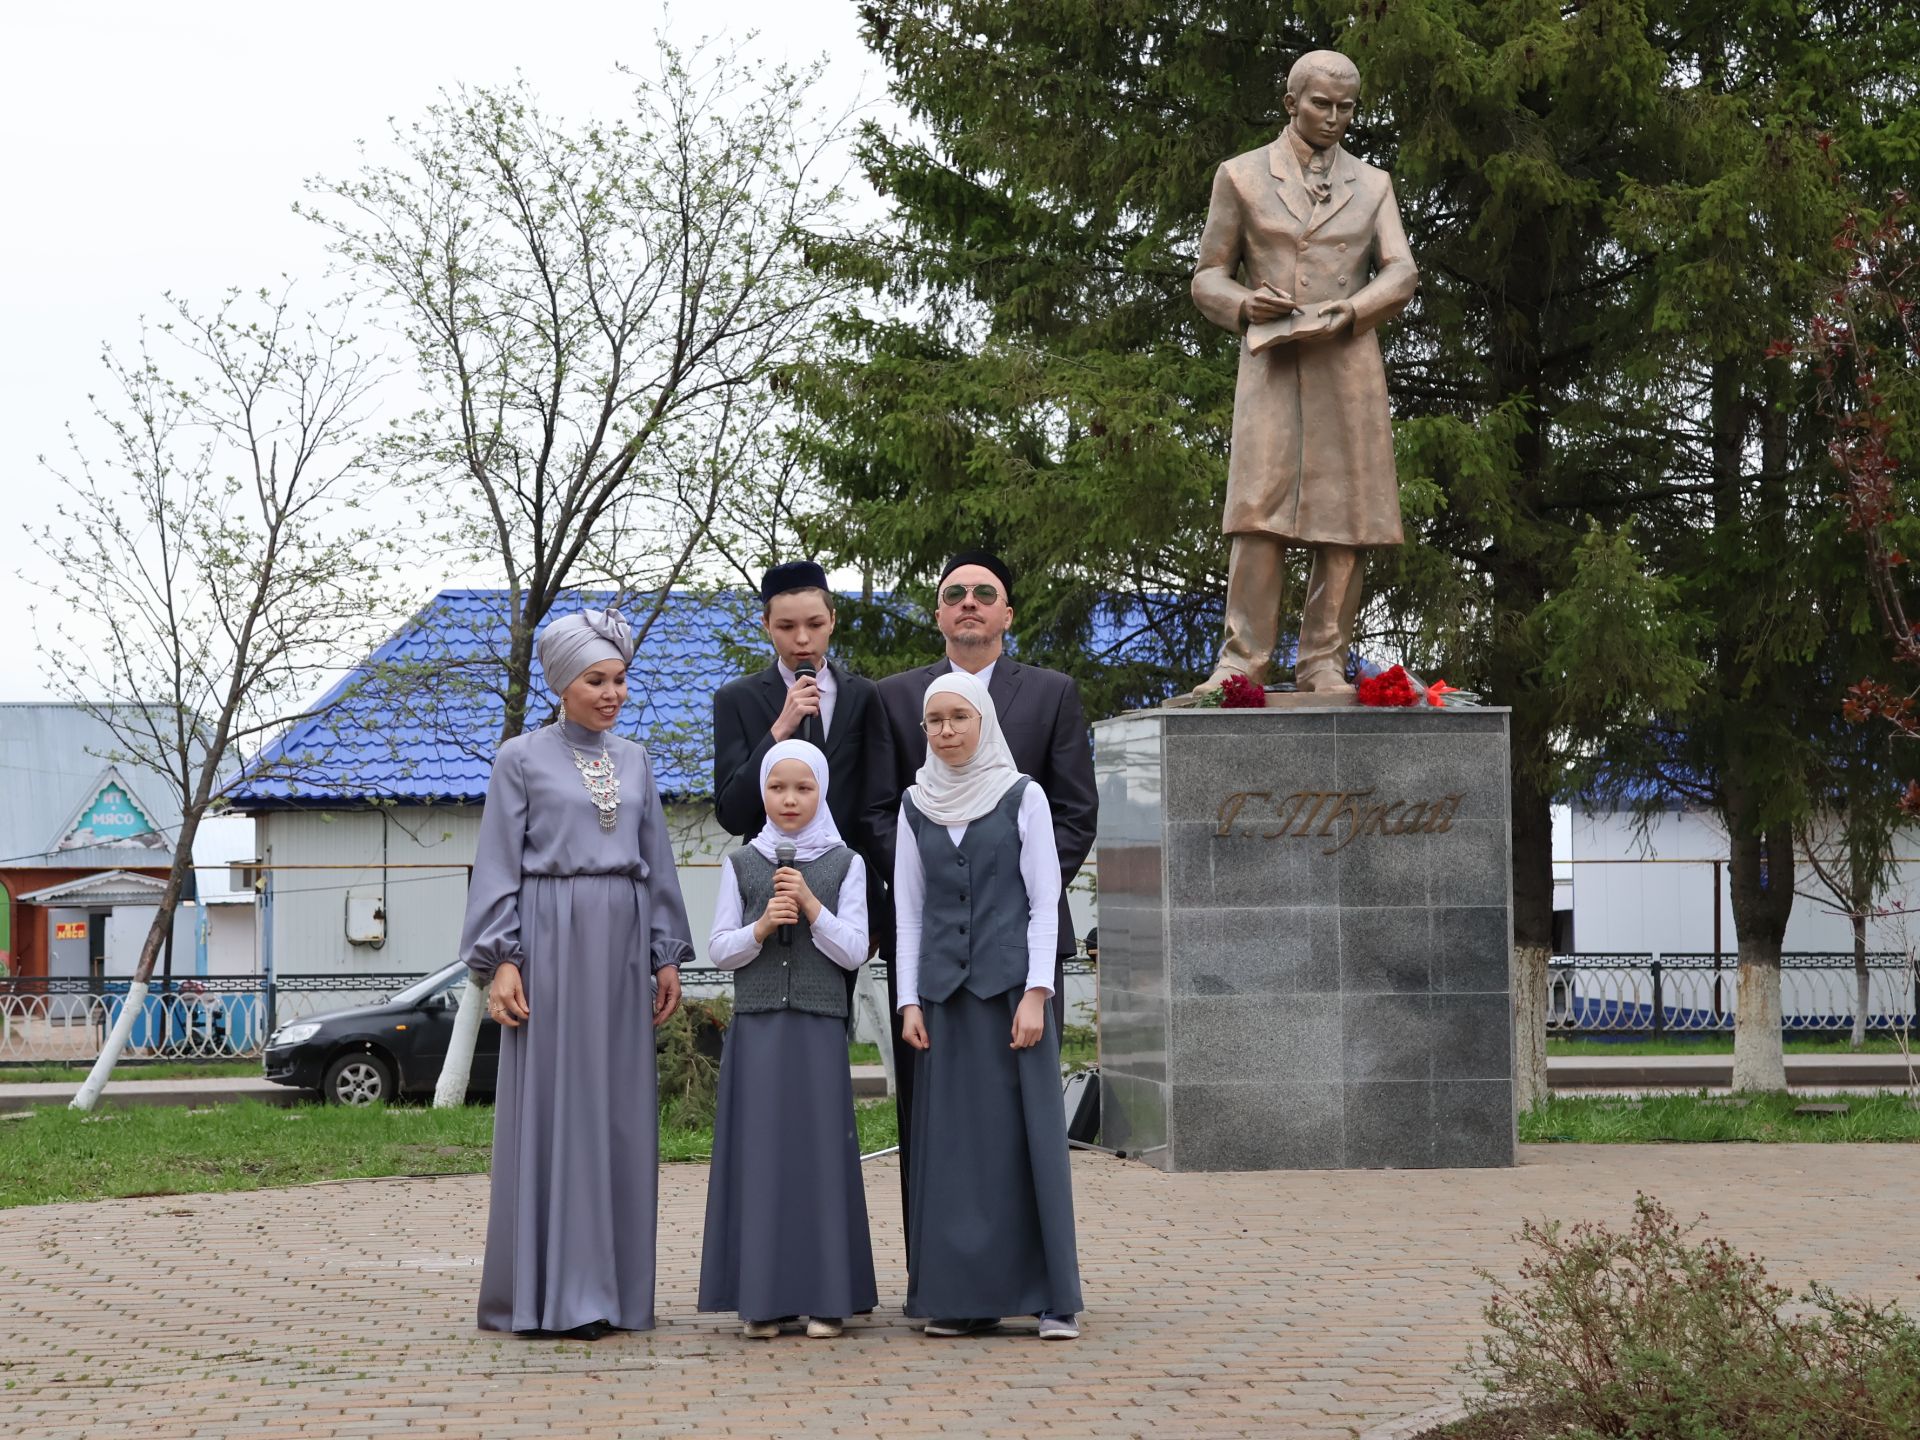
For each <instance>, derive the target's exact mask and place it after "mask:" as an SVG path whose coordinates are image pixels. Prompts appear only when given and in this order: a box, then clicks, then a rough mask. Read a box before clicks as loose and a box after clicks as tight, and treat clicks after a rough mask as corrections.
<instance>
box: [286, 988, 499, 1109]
mask: <svg viewBox="0 0 1920 1440" xmlns="http://www.w3.org/2000/svg"><path fill="white" fill-rule="evenodd" d="M466 978H467V967H466V966H465V965H462V964H459V963H455V964H452V965H449V966H447V968H446V969H444V970H440V971H437V972H435V973H434V974H432V975H429V976H427V977H426V978H425V979H423V980H417V981H415V982H414V983H413V984H411V985H409V986H408V987H407V988H406V989H404V990H402V991H400V992H399V993H398V994H397V995H395V996H394V997H393V998H392V999H391V1000H387V1001H384V1002H383V1003H381V1004H378V1005H357V1006H355V1007H353V1008H352V1009H350V1010H333V1011H329V1012H328V1013H327V1014H325V1015H315V1016H313V1017H312V1018H311V1019H308V1020H296V1021H294V1022H293V1023H292V1024H288V1025H282V1026H281V1027H280V1028H279V1029H278V1030H275V1031H274V1032H273V1034H272V1036H271V1037H270V1038H269V1039H268V1040H267V1050H266V1056H265V1063H266V1074H267V1079H269V1080H272V1081H274V1082H275V1083H276V1084H280V1085H293V1086H296V1087H298V1088H299V1089H302V1090H314V1091H318V1092H319V1095H320V1098H321V1099H322V1100H327V1101H331V1102H333V1103H336V1104H341V1105H371V1104H372V1103H373V1102H374V1101H376V1100H396V1099H398V1098H399V1097H401V1096H403V1095H431V1094H432V1093H433V1089H434V1086H435V1085H436V1084H438V1083H439V1080H440V1066H441V1064H442V1062H443V1061H445V1060H446V1058H447V1038H448V1037H449V1036H450V1035H452V1034H453V1017H454V1015H455V1013H456V1012H457V1011H458V1010H459V1008H460V987H461V985H463V984H464V983H466ZM499 1065H500V1026H499V1024H498V1022H496V1021H495V1020H493V1019H491V1018H483V1019H482V1020H481V1021H480V1038H479V1040H478V1041H477V1042H476V1043H475V1045H474V1047H473V1072H472V1075H471V1076H470V1077H469V1079H468V1082H467V1089H468V1092H469V1093H473V1092H488V1091H491V1090H492V1089H493V1084H494V1076H495V1074H496V1072H497V1071H498V1069H499Z"/></svg>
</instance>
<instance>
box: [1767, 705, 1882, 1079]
mask: <svg viewBox="0 0 1920 1440" xmlns="http://www.w3.org/2000/svg"><path fill="white" fill-rule="evenodd" d="M1873 738H1875V739H1884V738H1885V737H1884V736H1878V735H1876V736H1874V737H1873ZM1823 790H1824V794H1823V795H1822V806H1821V809H1820V810H1819V811H1818V812H1817V813H1816V814H1815V815H1814V816H1812V817H1811V818H1809V819H1808V820H1805V821H1803V822H1802V823H1801V824H1799V825H1797V826H1795V827H1794V839H1795V842H1796V847H1797V848H1798V850H1799V851H1800V861H1801V863H1802V864H1803V865H1805V866H1806V868H1807V869H1808V870H1809V871H1810V872H1811V873H1812V877H1813V881H1814V883H1813V885H1804V884H1803V885H1802V886H1801V888H1800V894H1801V895H1802V896H1804V897H1805V898H1806V899H1808V900H1810V901H1812V902H1813V903H1814V904H1816V905H1818V906H1820V907H1821V908H1822V909H1823V910H1826V911H1828V912H1829V913H1830V914H1835V915H1843V916H1845V917H1846V919H1847V924H1848V927H1849V929H1850V930H1851V931H1852V936H1853V978H1854V1001H1853V1048H1854V1049H1855V1050H1860V1049H1864V1048H1865V1046H1866V1043H1867V1021H1868V1018H1869V1017H1870V1016H1871V1015H1872V1013H1873V1002H1872V994H1871V986H1870V981H1871V978H1872V977H1871V973H1870V972H1869V971H1868V969H1867V922H1868V921H1869V920H1871V919H1873V918H1875V917H1876V916H1879V915H1882V914H1884V913H1885V910H1884V907H1883V904H1882V900H1883V897H1884V895H1885V892H1886V889H1887V887H1888V886H1889V885H1890V884H1891V883H1892V881H1893V878H1894V875H1895V873H1896V871H1897V869H1898V865H1899V861H1898V857H1897V856H1896V854H1895V848H1896V846H1895V842H1896V840H1897V839H1898V836H1899V833H1900V827H1901V824H1902V821H1903V817H1902V815H1901V813H1900V795H1899V792H1898V791H1895V790H1892V789H1890V787H1889V786H1888V785H1887V784H1886V779H1885V770H1884V768H1882V767H1871V766H1865V765H1862V766H1854V767H1847V768H1841V769H1839V770H1837V771H1836V772H1835V774H1834V775H1833V776H1832V778H1831V780H1830V782H1829V783H1827V784H1826V785H1825V786H1823Z"/></svg>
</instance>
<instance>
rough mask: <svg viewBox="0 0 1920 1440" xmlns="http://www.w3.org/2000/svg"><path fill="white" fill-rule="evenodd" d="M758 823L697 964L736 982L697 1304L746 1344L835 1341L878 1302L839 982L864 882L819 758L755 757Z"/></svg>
mask: <svg viewBox="0 0 1920 1440" xmlns="http://www.w3.org/2000/svg"><path fill="white" fill-rule="evenodd" d="M760 793H761V799H762V800H763V801H764V802H765V805H766V812H767V821H766V824H765V825H764V826H763V827H762V828H761V831H760V833H759V834H758V835H756V836H754V838H753V839H752V841H751V842H749V843H748V845H747V846H746V847H745V848H744V849H741V850H736V851H735V852H734V853H733V854H731V855H729V856H728V857H727V864H726V866H725V867H724V871H723V874H722V877H721V882H720V898H719V902H718V904H717V905H716V906H715V910H714V916H713V932H712V934H711V935H710V936H709V937H708V940H707V957H708V959H710V960H712V962H713V963H714V964H715V965H717V966H719V967H720V968H721V969H723V970H731V971H733V972H734V976H735V979H734V995H733V1016H734V1018H733V1024H732V1025H731V1026H730V1027H729V1028H728V1031H727V1042H726V1050H725V1052H724V1053H723V1055H722V1057H721V1061H720V1095H719V1102H718V1105H717V1106H716V1109H715V1113H714V1120H713V1167H712V1169H711V1171H710V1172H709V1177H708V1181H707V1229H706V1240H705V1244H704V1245H703V1247H702V1251H701V1256H700V1302H699V1303H700V1309H702V1310H720V1311H727V1310H731V1311H734V1312H736V1313H738V1314H739V1316H740V1319H741V1321H742V1322H743V1324H742V1333H743V1334H744V1335H745V1336H746V1338H748V1339H750V1340H771V1339H773V1338H774V1337H775V1336H777V1335H778V1334H779V1333H780V1327H781V1326H782V1325H783V1324H785V1323H787V1322H788V1321H792V1320H795V1319H797V1318H798V1317H800V1316H802V1315H804V1316H806V1317H807V1334H808V1335H809V1336H811V1337H813V1338H815V1339H831V1338H832V1337H834V1336H836V1335H838V1334H840V1332H841V1325H842V1322H843V1321H844V1320H845V1319H846V1317H847V1316H849V1315H859V1314H865V1313H866V1312H867V1311H869V1310H871V1309H873V1307H874V1305H875V1304H877V1303H878V1296H877V1293H876V1290H875V1285H874V1276H873V1244H872V1241H871V1239H870V1237H869V1233H868V1228H867V1200H866V1190H865V1188H864V1186H863V1184H862V1181H861V1178H860V1146H859V1141H858V1139H857V1136H856V1133H855V1129H854V1119H853V1078H852V1072H851V1071H850V1070H849V1069H848V1067H847V984H846V979H845V972H846V971H848V970H857V969H858V968H859V967H860V966H861V965H862V964H864V963H865V962H866V958H867V873H866V869H865V867H864V866H863V865H862V864H861V862H860V857H859V856H858V855H856V854H854V853H853V851H852V850H851V849H849V848H848V847H847V845H846V844H845V843H844V842H843V841H842V840H841V838H840V832H839V830H838V829H836V828H835V826H834V823H833V812H832V811H831V810H829V809H828V808H827V757H826V756H825V755H823V754H821V753H820V751H819V750H818V749H817V748H815V747H814V746H812V745H809V744H808V743H807V742H806V741H804V740H783V741H781V742H780V743H779V744H777V745H775V746H773V748H772V749H770V750H768V751H767V753H766V755H765V757H764V758H762V760H761V761H760Z"/></svg>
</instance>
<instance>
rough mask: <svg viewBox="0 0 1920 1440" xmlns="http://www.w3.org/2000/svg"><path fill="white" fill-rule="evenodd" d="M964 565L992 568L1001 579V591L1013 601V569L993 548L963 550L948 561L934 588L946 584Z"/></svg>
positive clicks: (1009, 602)
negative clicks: (950, 576)
mask: <svg viewBox="0 0 1920 1440" xmlns="http://www.w3.org/2000/svg"><path fill="white" fill-rule="evenodd" d="M962 565H978V566H980V567H981V568H983V569H986V570H991V571H992V572H993V573H994V575H995V576H996V577H997V578H998V579H999V581H1000V593H1001V594H1002V595H1004V596H1006V598H1007V603H1008V604H1009V605H1011V604H1012V603H1013V571H1012V570H1011V569H1009V568H1008V566H1007V562H1006V561H1004V560H1002V559H1001V558H1000V557H999V556H998V555H996V554H994V553H993V552H992V551H991V550H962V551H961V552H960V553H959V554H957V555H955V556H954V557H953V558H952V559H951V560H949V561H947V566H946V569H944V570H942V571H941V572H940V579H939V581H938V583H937V584H936V585H935V587H934V588H935V589H936V590H937V589H938V588H939V587H940V586H941V585H944V584H946V583H947V577H948V576H949V575H951V574H953V572H954V571H956V570H958V569H959V568H960V567H961V566H962Z"/></svg>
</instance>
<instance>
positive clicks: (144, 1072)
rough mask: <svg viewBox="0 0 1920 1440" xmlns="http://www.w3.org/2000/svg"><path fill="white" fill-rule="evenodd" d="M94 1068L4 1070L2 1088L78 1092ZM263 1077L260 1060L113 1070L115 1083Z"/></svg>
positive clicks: (123, 1065)
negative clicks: (36, 1086)
mask: <svg viewBox="0 0 1920 1440" xmlns="http://www.w3.org/2000/svg"><path fill="white" fill-rule="evenodd" d="M92 1068H93V1067H92V1066H91V1065H7V1066H0V1085H26V1084H31V1083H34V1082H36V1081H52V1082H55V1083H58V1082H60V1081H63V1080H71V1081H72V1082H73V1084H74V1085H75V1087H76V1088H77V1087H78V1086H79V1084H80V1082H81V1081H82V1080H84V1079H86V1078H87V1071H89V1070H91V1069H92ZM260 1073H261V1072H260V1062H259V1061H258V1060H156V1061H152V1062H150V1063H144V1062H139V1061H128V1060H123V1061H121V1062H120V1063H119V1064H118V1065H116V1066H114V1067H113V1078H114V1079H115V1080H232V1079H235V1078H240V1079H249V1080H252V1079H258V1078H259V1077H260Z"/></svg>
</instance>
